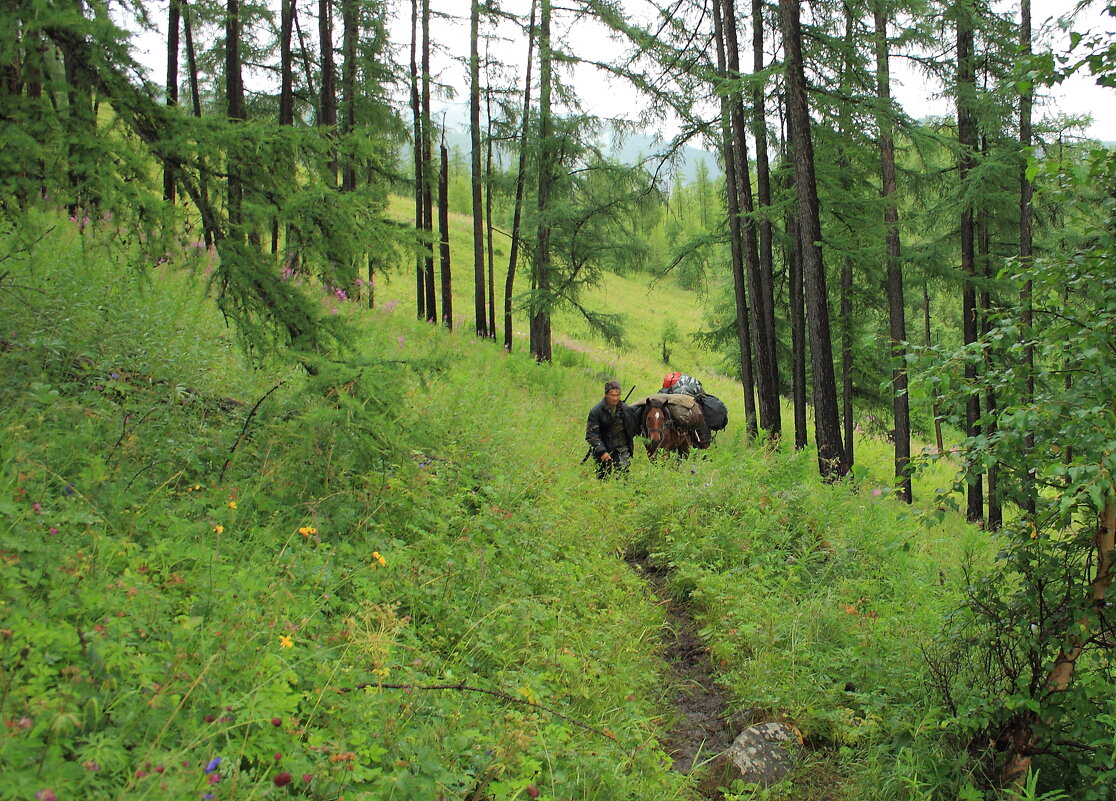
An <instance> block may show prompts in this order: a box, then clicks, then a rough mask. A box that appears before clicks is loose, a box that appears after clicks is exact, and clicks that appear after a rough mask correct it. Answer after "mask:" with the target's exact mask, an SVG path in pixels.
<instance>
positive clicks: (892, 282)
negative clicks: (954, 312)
mask: <svg viewBox="0 0 1116 801" xmlns="http://www.w3.org/2000/svg"><path fill="white" fill-rule="evenodd" d="M873 17H874V20H875V28H876V96H877V97H878V98H879V100H880V106H881V112H880V116H879V120H878V123H877V124H878V126H879V134H880V188H881V194H882V195H883V199H884V227H885V228H886V229H887V233H886V236H887V255H886V257H885V258H886V264H887V271H886V272H887V279H886V280H887V310H888V323H889V331H890V334H891V359H892V369H891V404H892V413H893V417H894V422H895V480H896V484H897V487H898V494H899V497H900V498H901V499H903V500H904V501H906V502H907V503H910V502H911V501H912V499H913V488H912V486H911V476H910V461H911V413H910V398H909V397H908V394H907V390H908V387H907V366H906V365H907V350H906V347H905V345H904V343H905V342H906V339H907V321H906V303H905V293H904V291H903V265H902V262H901V261H900V256H901V246H900V244H901V243H900V239H899V207H898V204H897V203H896V192H897V190H898V186H897V182H896V178H895V138H894V135H893V133H892V131H893V130H894V126H893V124H892V118H891V67H890V64H889V61H888V58H889V49H890V48H889V47H888V39H887V22H888V20H887V12H886V10H885V6H884V4H883V2H882V0H876V3H875V7H874V10H873ZM928 324H929V323H928ZM936 416H937V415H935V417H936ZM935 425H937V421H935Z"/></svg>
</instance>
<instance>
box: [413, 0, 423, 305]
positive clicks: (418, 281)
mask: <svg viewBox="0 0 1116 801" xmlns="http://www.w3.org/2000/svg"><path fill="white" fill-rule="evenodd" d="M417 53H418V0H411V156H412V157H413V158H412V160H413V161H414V172H415V231H417V232H420V233H421V232H425V231H426V217H425V215H424V213H423V212H424V209H425V206H424V205H423V192H422V187H423V185H424V184H425V183H426V181H425V178H424V171H423V167H424V164H423V160H422V142H423V132H422V111H421V106H420V101H419V74H418V55H417ZM425 265H426V248H425V246H423V247H420V248H418V249H416V250H415V302H416V306H417V309H416V314H417V317H418V319H420V320H422V319H425V317H426V269H425Z"/></svg>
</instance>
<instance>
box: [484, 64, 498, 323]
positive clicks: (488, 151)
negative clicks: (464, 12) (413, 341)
mask: <svg viewBox="0 0 1116 801" xmlns="http://www.w3.org/2000/svg"><path fill="white" fill-rule="evenodd" d="M484 61H485V78H486V80H485V89H484V110H485V122H486V126H485V127H486V129H487V132H488V136H487V137H486V138H485V143H484V219H485V229H484V237H485V244H486V245H487V246H488V248H487V250H488V253H487V257H488V337H489V339H493V340H495V339H496V265H495V256H494V254H493V247H492V232H493V228H494V224H493V222H492V220H493V217H492V212H493V201H492V164H493V152H492V87H491V86H489V85H488V83H489V76H488V47H487V45H486V46H485V59H484Z"/></svg>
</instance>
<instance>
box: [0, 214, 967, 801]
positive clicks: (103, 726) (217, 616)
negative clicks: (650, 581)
mask: <svg viewBox="0 0 1116 801" xmlns="http://www.w3.org/2000/svg"><path fill="white" fill-rule="evenodd" d="M38 224H39V225H40V227H41V229H42V231H44V232H45V231H47V229H48V228H51V227H53V230H52V231H50V232H49V233H44V234H43V235H42V238H39V237H38V235H36V236H26V235H25V234H26V232H23V233H21V234H18V235H17V234H16V233H12V232H9V233H8V234H7V235H5V237H4V239H3V242H2V243H0V245H2V247H0V254H8V256H7V257H6V258H5V260H4V264H3V270H5V271H8V272H9V275H8V277H6V278H5V281H4V283H3V284H2V285H0V313H2V316H3V320H4V329H3V331H2V332H0V334H2V338H3V349H2V352H0V360H2V361H0V365H2V370H0V409H2V411H0V426H3V430H4V436H3V438H2V444H0V581H2V582H3V586H4V598H3V606H2V607H0V665H3V668H2V672H0V720H2V721H3V722H4V724H5V725H4V728H3V729H2V730H0V773H2V774H3V776H4V779H5V780H4V781H3V782H0V799H17V798H18V799H24V798H34V797H39V798H48V797H57V798H143V797H187V796H190V795H192V794H195V793H196V794H197V797H201V795H202V794H205V793H212V794H213V795H214V796H215V797H217V798H261V797H265V796H269V795H276V794H285V793H292V792H293V793H295V794H298V795H302V796H306V797H312V798H319V799H334V798H338V799H339V798H341V797H345V798H370V799H371V798H377V799H378V798H393V799H411V798H413V799H431V798H438V797H445V798H490V799H501V800H503V799H513V798H523V797H525V796H526V795H527V794H528V791H529V789H530V788H532V787H533V788H538V789H540V791H541V793H542V795H541V796H540V797H546V798H571V799H572V798H582V799H602V800H603V799H614V798H656V799H669V798H692V797H694V792H695V790H694V782H693V781H692V779H691V778H687V777H684V776H680V775H678V774H675V773H673V772H671V771H670V770H669V769H668V766H669V759H668V758H667V756H666V755H665V754H664V753H663V751H662V748H661V746H660V742H661V740H662V738H663V735H664V729H665V727H666V726H667V725H668V723H669V721H670V719H671V717H672V715H673V712H672V710H671V709H670V706H669V699H670V697H671V690H670V688H669V687H668V686H666V685H665V684H664V682H665V678H664V676H665V670H664V665H663V663H662V662H661V659H660V655H659V651H660V648H661V644H660V636H659V633H660V629H661V627H662V626H663V624H664V619H663V613H662V610H661V608H660V607H659V606H658V605H657V604H656V603H655V602H654V600H653V599H652V597H651V595H650V593H649V591H648V589H647V587H646V586H645V585H644V583H643V581H642V579H641V578H640V577H639V576H637V575H636V574H634V573H633V572H632V571H631V570H630V569H629V568H628V567H627V565H626V564H625V562H624V559H623V556H624V554H625V552H628V551H630V550H643V551H646V552H647V553H649V554H650V555H651V557H652V558H653V559H654V560H655V561H656V562H659V563H660V564H662V565H663V566H666V567H669V568H670V570H671V585H670V586H671V587H672V589H673V591H674V592H675V593H676V594H677V595H678V596H679V597H683V598H686V599H687V600H688V601H689V603H690V604H692V606H693V608H694V610H695V611H696V613H697V615H698V619H699V620H700V623H701V626H702V635H703V637H704V638H705V640H706V642H707V643H708V645H709V648H710V649H711V652H712V653H713V655H714V656H715V657H716V662H717V665H718V667H719V669H720V671H721V674H720V675H721V680H722V681H723V682H724V684H725V685H726V687H728V688H729V690H730V695H731V698H732V703H733V705H734V708H735V709H737V710H744V709H750V710H755V714H756V715H758V716H759V717H763V718H779V719H784V720H787V721H789V722H792V723H794V724H795V725H796V726H798V728H799V729H800V731H802V733H803V735H804V736H805V737H806V738H807V741H808V742H809V743H810V744H811V746H813V747H814V748H815V752H814V753H815V757H814V760H813V761H812V762H811V763H808V765H807V766H806V767H804V768H803V769H801V770H800V771H799V773H798V774H796V776H795V777H794V778H792V779H791V780H790V781H788V782H787V783H785V784H784V785H781V786H780V787H777V788H774V789H772V790H770V791H767V793H768V795H767V796H766V797H785V798H810V797H817V795H818V792H820V791H818V792H815V791H817V790H818V787H819V782H820V781H821V780H820V779H819V778H818V777H825V790H824V792H825V793H826V794H828V795H829V796H830V797H833V798H839V797H845V798H850V799H851V798H880V799H884V798H896V799H899V798H907V797H911V796H910V795H909V787H911V786H913V785H914V784H918V783H919V782H922V783H923V784H925V783H927V782H929V781H931V778H928V777H934V778H933V781H934V782H937V785H936V786H937V787H939V788H941V793H942V795H940V796H938V797H943V798H944V797H947V796H948V795H949V793H950V792H954V791H955V790H956V788H958V787H961V786H962V785H963V783H964V775H963V774H964V771H963V769H962V768H963V765H961V766H959V767H957V768H956V769H950V770H941V769H940V757H941V755H942V754H945V753H949V749H948V746H949V744H947V743H941V742H940V741H939V740H938V739H937V737H936V736H935V734H934V732H935V728H934V722H935V720H936V717H935V716H936V715H937V714H938V713H937V710H936V706H935V701H934V696H933V693H932V692H930V691H929V689H928V680H927V674H926V671H925V668H924V667H923V666H922V665H923V663H922V661H921V659H920V654H919V649H920V647H921V646H922V645H923V644H924V643H925V642H927V641H928V640H929V638H930V637H932V636H933V634H934V632H935V631H936V630H937V628H938V627H939V625H940V621H941V619H942V617H943V616H944V615H945V614H947V613H948V611H949V609H950V608H951V607H952V605H954V604H956V602H957V598H958V593H959V592H960V589H961V587H962V585H963V573H962V568H963V566H964V565H965V564H966V563H970V562H971V563H979V562H980V561H981V560H982V559H985V558H986V556H987V555H986V554H985V553H984V548H985V544H984V540H983V538H982V537H981V536H980V534H979V533H978V532H975V531H973V530H972V529H971V528H969V527H967V526H965V525H963V524H961V523H959V522H957V521H956V520H955V519H953V518H950V517H948V516H947V517H946V518H945V520H946V522H945V523H944V524H940V525H938V526H937V527H935V528H927V527H925V526H923V525H922V524H921V523H920V521H919V520H918V519H917V517H916V515H915V514H914V513H913V512H912V511H911V510H909V509H907V508H906V507H904V506H902V505H900V504H897V503H895V502H893V500H892V499H891V498H890V497H889V496H888V494H887V493H886V492H885V490H884V488H886V485H887V483H888V482H887V481H886V479H885V478H882V477H881V480H880V481H878V482H873V481H870V480H867V479H865V480H862V481H861V482H859V483H857V484H845V485H838V486H826V485H822V484H820V483H819V482H818V481H817V478H816V466H815V464H814V458H813V456H812V454H810V453H808V452H803V453H798V454H795V453H793V452H790V451H789V450H786V449H784V450H781V451H770V450H767V449H764V448H759V447H753V446H751V445H749V444H748V443H747V442H745V440H744V438H743V436H742V433H741V426H740V425H739V421H740V420H741V419H742V415H741V414H740V410H739V401H738V399H737V398H736V397H735V393H734V391H733V387H732V383H731V382H730V381H728V380H727V379H724V378H723V377H721V376H718V375H716V374H714V373H710V374H708V377H707V376H706V375H705V374H702V375H701V377H702V379H703V381H706V383H707V388H708V389H710V390H711V391H713V392H714V393H715V394H718V395H720V396H722V397H723V398H724V399H725V400H726V402H727V403H729V405H730V409H731V410H732V414H733V420H734V424H733V425H732V426H730V428H729V429H728V430H726V431H725V432H723V433H722V434H721V435H720V437H719V438H718V441H717V443H716V445H715V446H714V448H713V449H711V450H710V451H708V452H705V453H704V454H702V455H701V456H700V457H698V458H695V459H693V460H691V461H690V462H685V463H675V462H662V463H654V464H652V463H650V462H648V461H647V460H645V459H642V458H638V459H637V460H636V461H635V463H634V465H633V468H632V471H631V474H630V476H629V477H628V478H627V479H626V480H623V481H615V482H605V483H602V482H598V481H597V480H596V479H595V478H594V475H593V470H592V466H591V465H589V464H580V463H579V460H580V458H581V456H582V455H583V453H584V450H585V444H584V440H583V438H582V435H583V431H584V422H585V414H586V412H587V411H588V408H589V406H590V405H591V404H592V403H593V402H595V401H596V400H597V399H598V397H599V396H600V393H601V380H602V377H605V376H613V375H616V376H618V377H620V378H621V379H622V380H624V381H625V382H626V383H634V384H637V386H638V387H639V391H641V392H642V391H643V389H644V387H647V388H648V391H650V390H651V389H653V388H656V387H657V386H658V380H659V378H661V366H658V365H656V364H655V363H654V357H653V355H651V356H648V355H647V354H646V353H645V352H644V351H642V350H636V351H608V350H601V349H599V346H598V345H596V344H594V343H591V342H585V341H584V340H582V339H580V338H579V335H580V334H581V333H583V332H579V331H578V330H577V329H575V328H573V327H572V326H571V327H570V328H568V329H566V328H561V327H560V328H559V329H558V332H559V333H558V337H557V338H556V339H557V340H558V341H567V342H568V343H569V344H568V345H567V346H566V347H565V349H564V350H560V351H559V353H558V358H557V359H556V362H557V363H556V364H555V365H538V364H535V363H534V362H533V361H532V360H531V359H530V358H529V356H527V355H526V354H525V353H523V352H522V349H517V350H516V351H515V352H513V353H511V354H507V353H505V352H504V351H503V350H502V349H501V348H499V347H498V346H495V345H493V344H492V343H489V342H482V341H478V340H477V339H476V338H475V337H474V336H473V335H472V333H471V331H468V330H460V329H459V330H457V331H455V332H452V333H451V332H447V331H445V330H444V329H442V328H440V327H435V326H429V325H426V324H423V323H418V322H416V321H415V320H414V313H413V309H412V308H410V307H408V306H407V305H406V299H405V298H403V297H402V295H400V297H399V298H398V300H399V302H398V303H396V304H390V303H388V302H387V300H389V299H390V298H385V291H386V290H385V289H384V288H383V285H381V287H380V288H379V289H378V291H379V293H380V295H379V296H380V298H381V302H380V304H379V305H378V307H377V308H376V309H373V310H364V309H362V308H361V307H360V306H358V305H357V304H354V303H345V304H334V303H332V302H330V303H327V304H324V305H323V314H330V313H331V312H333V311H334V310H336V313H337V314H340V315H345V316H346V317H348V318H350V322H351V323H352V324H353V325H354V326H355V328H356V330H357V331H358V337H357V341H359V342H360V343H361V344H360V347H359V349H358V352H357V353H356V354H353V355H351V356H348V357H346V358H345V359H344V360H338V361H337V363H335V364H333V365H332V366H326V367H324V368H323V370H322V372H320V373H319V374H318V375H316V376H314V377H313V378H308V377H307V376H305V375H304V374H303V373H302V372H300V371H298V370H296V369H293V368H292V367H291V366H290V365H289V364H287V363H285V362H282V361H278V360H276V361H273V362H267V361H264V362H262V363H261V362H256V363H254V364H251V365H250V364H249V363H247V362H246V361H245V360H244V359H243V358H242V357H241V356H240V355H239V352H238V350H237V349H236V347H235V346H234V343H233V339H234V338H233V336H232V334H231V332H230V331H228V329H226V328H225V325H224V321H223V320H222V319H221V317H220V315H219V314H218V313H217V312H216V310H215V309H214V308H213V306H212V304H211V303H210V302H209V301H208V299H207V298H206V296H205V292H204V281H203V280H199V279H201V278H204V275H205V270H206V267H207V264H206V259H207V258H208V257H207V256H206V254H204V253H202V254H198V253H194V254H193V255H190V256H186V255H181V256H177V257H176V259H175V262H182V261H183V260H193V261H191V262H189V264H175V265H172V266H158V267H157V266H154V265H145V264H142V263H140V262H138V261H137V260H136V256H135V255H134V253H133V252H131V251H129V250H127V249H126V248H124V247H122V245H121V244H120V243H119V242H118V241H116V240H115V239H114V238H113V237H114V236H115V233H114V232H113V231H112V229H111V228H110V227H108V226H106V227H104V228H97V229H92V230H90V229H87V230H85V231H84V232H82V231H77V230H75V229H73V228H72V227H70V226H68V225H67V224H66V223H65V221H53V220H40V221H39V223H38ZM172 267H185V269H172ZM192 275H196V276H198V278H191V277H190V276H192ZM391 285H392V284H391V283H390V282H389V283H388V284H387V286H389V287H390V286H391ZM610 286H614V287H621V289H616V291H615V293H614V294H613V297H616V298H628V299H627V300H625V301H624V303H632V305H631V307H630V313H631V314H632V319H633V324H632V330H633V331H638V330H644V331H650V330H652V328H653V325H654V322H653V318H654V315H653V312H654V311H655V310H654V309H652V308H651V307H650V305H649V304H646V303H642V304H640V303H636V302H634V301H633V300H632V299H631V296H630V294H625V293H638V292H639V291H641V290H639V288H638V282H635V281H628V282H624V281H619V280H617V282H615V283H612V282H611V279H610ZM308 291H310V290H309V288H308ZM459 291H463V292H468V289H467V287H459ZM468 296H469V295H468V294H466V297H468ZM674 298H675V301H676V302H678V303H680V304H683V305H682V306H680V307H679V310H678V314H680V315H682V314H687V313H688V314H689V315H690V316H689V317H688V318H687V319H690V320H693V310H692V309H693V306H692V305H686V304H692V303H693V299H692V298H689V299H687V298H686V296H684V295H680V294H677V293H675V295H674ZM687 310H689V311H687ZM648 326H651V327H652V328H649V327H648ZM695 358H696V357H695ZM694 363H695V364H699V362H697V361H695V362H694ZM683 366H684V365H683ZM693 372H700V371H698V370H696V369H694V370H693ZM881 476H886V472H883V471H881ZM935 765H938V767H934V766H935ZM934 770H937V771H938V773H939V774H940V775H938V774H933V771H934ZM288 779H290V783H289V784H288V783H287V780H288ZM811 782H813V783H812V784H811ZM284 788H286V789H284ZM869 789H870V791H869ZM734 792H735V793H736V794H738V795H739V794H742V793H743V794H744V795H748V792H747V791H745V790H744V789H742V788H736V790H735V791H734ZM48 794H49V795H48ZM772 794H774V795H772Z"/></svg>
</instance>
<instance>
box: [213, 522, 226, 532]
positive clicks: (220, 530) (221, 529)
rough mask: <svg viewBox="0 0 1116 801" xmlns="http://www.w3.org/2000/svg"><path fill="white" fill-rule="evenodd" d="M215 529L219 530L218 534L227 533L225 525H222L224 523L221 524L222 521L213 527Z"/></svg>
mask: <svg viewBox="0 0 1116 801" xmlns="http://www.w3.org/2000/svg"><path fill="white" fill-rule="evenodd" d="M213 530H214V531H216V532H217V533H218V534H224V533H225V527H224V526H222V525H221V524H220V523H218V524H217V525H215V526H214V527H213Z"/></svg>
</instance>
